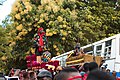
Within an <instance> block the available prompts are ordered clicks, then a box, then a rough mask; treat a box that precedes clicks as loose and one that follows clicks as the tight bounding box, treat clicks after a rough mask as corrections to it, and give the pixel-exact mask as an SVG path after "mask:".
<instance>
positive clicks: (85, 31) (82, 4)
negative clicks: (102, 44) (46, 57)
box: [7, 0, 120, 59]
mask: <svg viewBox="0 0 120 80" xmlns="http://www.w3.org/2000/svg"><path fill="white" fill-rule="evenodd" d="M10 16H11V20H10V21H11V27H12V29H11V30H10V32H9V34H11V35H12V36H11V37H12V41H11V43H10V44H13V43H14V46H13V50H12V53H13V54H14V55H15V56H17V58H16V59H18V57H20V58H21V59H24V57H25V55H27V54H29V51H30V50H33V51H34V49H33V48H32V47H33V37H34V34H35V33H37V28H39V27H43V28H44V30H45V32H46V36H47V38H48V43H49V50H50V51H51V52H52V53H53V55H60V54H62V53H64V52H67V51H70V50H72V49H73V48H74V46H75V44H76V42H80V43H81V46H84V45H86V44H90V43H92V42H95V41H98V40H101V39H103V38H105V37H109V36H112V35H114V34H118V33H119V32H120V28H119V26H120V6H119V2H117V1H115V2H114V3H113V2H112V0H111V1H110V0H109V1H107V0H16V2H15V3H14V5H13V7H12V12H11V13H10ZM7 28H8V27H7Z"/></svg>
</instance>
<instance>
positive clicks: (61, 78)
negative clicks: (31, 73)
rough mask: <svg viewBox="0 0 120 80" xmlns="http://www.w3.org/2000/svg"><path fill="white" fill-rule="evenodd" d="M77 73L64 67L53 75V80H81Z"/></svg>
mask: <svg viewBox="0 0 120 80" xmlns="http://www.w3.org/2000/svg"><path fill="white" fill-rule="evenodd" d="M81 78H82V77H81V75H80V73H79V71H78V70H77V69H75V68H71V67H66V68H64V69H63V70H61V71H60V73H58V74H57V75H55V77H54V80H75V79H77V80H81Z"/></svg>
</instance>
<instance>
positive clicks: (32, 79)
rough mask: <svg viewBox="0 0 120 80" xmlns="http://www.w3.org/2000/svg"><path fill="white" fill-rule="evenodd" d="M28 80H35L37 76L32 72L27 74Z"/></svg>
mask: <svg viewBox="0 0 120 80" xmlns="http://www.w3.org/2000/svg"><path fill="white" fill-rule="evenodd" d="M29 76H30V80H37V75H36V73H35V72H34V71H30V72H29Z"/></svg>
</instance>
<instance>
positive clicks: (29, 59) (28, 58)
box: [26, 54, 36, 61]
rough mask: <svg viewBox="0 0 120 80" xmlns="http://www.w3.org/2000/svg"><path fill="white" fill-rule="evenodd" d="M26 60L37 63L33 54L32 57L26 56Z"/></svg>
mask: <svg viewBox="0 0 120 80" xmlns="http://www.w3.org/2000/svg"><path fill="white" fill-rule="evenodd" d="M26 60H27V61H36V55H35V54H32V55H29V56H26Z"/></svg>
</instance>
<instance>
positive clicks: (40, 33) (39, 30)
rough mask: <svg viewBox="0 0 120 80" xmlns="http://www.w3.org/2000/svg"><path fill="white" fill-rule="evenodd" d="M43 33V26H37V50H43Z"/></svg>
mask: <svg viewBox="0 0 120 80" xmlns="http://www.w3.org/2000/svg"><path fill="white" fill-rule="evenodd" d="M44 35H45V32H43V28H38V36H39V37H40V38H39V41H38V44H39V48H38V51H39V52H41V51H43V46H44V41H43V36H44Z"/></svg>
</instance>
